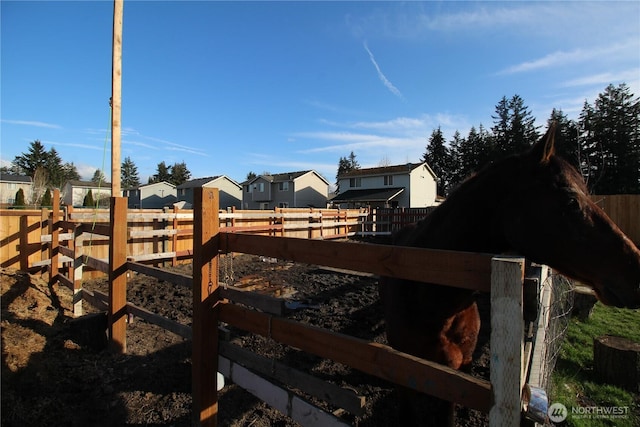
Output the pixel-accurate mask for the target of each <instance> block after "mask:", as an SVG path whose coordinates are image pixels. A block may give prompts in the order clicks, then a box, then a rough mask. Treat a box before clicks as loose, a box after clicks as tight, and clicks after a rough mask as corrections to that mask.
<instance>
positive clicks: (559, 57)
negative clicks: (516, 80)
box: [497, 39, 640, 75]
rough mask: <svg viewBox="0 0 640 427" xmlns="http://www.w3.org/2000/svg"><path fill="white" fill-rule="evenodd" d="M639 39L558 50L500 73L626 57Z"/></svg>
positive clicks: (635, 47)
mask: <svg viewBox="0 0 640 427" xmlns="http://www.w3.org/2000/svg"><path fill="white" fill-rule="evenodd" d="M639 45H640V41H638V40H637V39H632V40H627V41H623V42H619V43H614V44H612V45H608V46H600V47H596V48H593V49H582V48H577V49H573V50H570V51H562V50H561V51H556V52H552V53H550V54H548V55H545V56H543V57H541V58H537V59H534V60H532V61H525V62H522V63H520V64H516V65H513V66H511V67H508V68H505V69H504V70H501V71H499V72H498V73H497V74H498V75H505V74H515V73H522V72H528V71H535V70H539V69H544V68H552V67H559V66H565V65H570V64H577V63H581V62H586V61H595V60H597V61H611V60H613V59H614V58H618V57H620V56H622V57H625V56H626V55H627V54H628V53H629V52H632V51H634V50H635V51H636V52H637V49H638V48H639V47H640V46H639Z"/></svg>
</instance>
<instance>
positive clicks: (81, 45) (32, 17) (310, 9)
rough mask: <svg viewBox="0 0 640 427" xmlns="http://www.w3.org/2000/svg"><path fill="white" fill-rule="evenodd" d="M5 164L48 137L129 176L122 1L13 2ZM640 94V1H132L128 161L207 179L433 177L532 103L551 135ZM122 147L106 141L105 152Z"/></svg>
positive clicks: (5, 22)
mask: <svg viewBox="0 0 640 427" xmlns="http://www.w3.org/2000/svg"><path fill="white" fill-rule="evenodd" d="M0 13H1V24H2V25H1V32H2V33H1V64H0V65H1V77H0V79H1V80H0V83H1V87H0V90H1V110H0V119H1V122H0V126H1V130H0V158H1V161H2V165H6V164H7V162H10V161H11V160H13V158H14V157H15V156H16V155H20V154H21V153H23V152H26V151H27V150H28V147H29V144H30V142H31V141H33V140H35V139H39V140H40V141H41V142H42V143H43V144H44V145H45V147H46V148H47V149H49V148H50V147H55V149H56V150H57V151H58V153H59V154H60V157H61V158H62V160H63V161H65V162H73V163H74V164H75V165H76V167H77V169H78V171H79V173H80V175H81V176H82V177H83V178H87V179H89V178H90V177H91V176H92V175H93V173H94V171H95V169H97V168H103V165H104V169H105V174H106V175H107V176H108V177H109V176H110V171H111V165H110V161H111V160H110V159H111V152H110V139H109V133H108V129H109V105H108V100H109V97H110V96H111V32H112V16H113V3H112V2H111V1H84V2H57V1H49V2H34V1H6V0H2V2H1V3H0ZM622 82H625V83H627V85H628V86H629V87H630V88H631V91H632V92H633V93H634V94H635V95H636V96H638V95H640V2H637V1H630V2H608V1H607V2H392V3H391V2H390V3H388V2H338V1H336V2H266V1H265V2H217V1H194V2H186V1H181V2H178V1H132V0H125V5H124V33H123V78H122V126H123V133H122V145H121V150H122V158H123V159H124V158H125V157H127V156H129V157H131V159H132V160H133V161H134V163H135V164H136V165H137V166H138V172H139V175H140V178H141V180H142V182H143V183H146V180H147V178H148V177H149V176H150V175H152V174H153V173H154V172H155V171H156V168H157V165H158V163H160V162H161V161H164V162H165V163H167V164H168V165H172V164H174V163H176V162H185V163H186V165H187V167H188V169H189V170H190V171H191V173H192V177H193V178H199V177H206V176H212V175H222V174H224V175H227V176H229V177H230V178H232V179H234V180H236V181H238V182H242V181H244V180H245V178H246V175H247V173H248V172H250V171H253V172H255V173H258V174H261V173H263V172H266V171H268V172H271V173H279V172H292V171H299V170H306V169H315V170H317V171H318V172H320V173H321V174H322V175H323V176H325V177H326V178H327V180H328V181H329V182H331V183H333V182H334V180H335V174H336V170H337V165H338V160H339V158H340V157H341V156H348V155H349V153H350V152H351V151H354V152H355V154H356V156H357V157H356V158H357V160H358V161H359V163H360V165H361V166H363V167H374V166H378V165H380V164H383V163H387V164H401V163H406V162H415V161H418V160H419V159H420V157H421V156H422V154H423V153H424V152H425V147H426V145H427V142H428V138H429V136H430V135H431V132H432V131H433V130H434V129H435V128H437V127H438V126H440V127H441V128H442V130H443V132H444V134H445V137H446V138H447V139H450V138H451V136H452V135H453V132H454V131H455V130H459V131H460V132H461V133H462V135H463V136H466V134H467V133H468V131H469V129H470V127H471V126H476V127H477V126H478V125H479V124H483V125H484V126H485V127H486V128H490V127H491V126H492V124H493V121H492V118H491V115H492V114H494V112H495V105H496V104H497V103H498V101H499V100H500V99H501V98H502V97H503V96H506V97H507V98H510V97H511V96H513V95H515V94H518V95H520V96H521V97H522V98H523V99H524V101H525V104H526V105H527V106H528V107H529V108H530V109H531V111H532V113H533V115H534V116H535V117H536V118H537V121H538V124H540V125H543V124H544V123H545V121H546V119H547V118H548V117H549V115H550V113H551V110H552V108H554V107H555V108H560V109H562V110H563V111H564V112H565V113H566V114H568V115H569V117H570V118H577V115H578V114H579V112H580V110H581V108H582V106H583V104H584V102H585V100H586V101H589V102H590V103H593V102H594V101H595V99H596V97H597V95H598V94H599V93H601V92H602V91H603V90H604V88H605V87H606V86H607V85H608V84H609V83H613V84H615V85H617V84H619V83H622ZM105 142H106V143H105Z"/></svg>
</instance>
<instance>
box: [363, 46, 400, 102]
mask: <svg viewBox="0 0 640 427" xmlns="http://www.w3.org/2000/svg"><path fill="white" fill-rule="evenodd" d="M362 44H363V46H364V49H365V50H366V51H367V53H368V54H369V59H370V60H371V63H372V64H373V66H374V67H376V71H377V72H378V77H379V78H380V81H381V82H382V84H384V85H385V86H386V87H387V89H389V90H390V91H391V93H392V94H394V95H395V96H397V97H398V98H404V97H403V96H402V92H400V91H399V90H398V88H397V87H395V86H394V85H393V83H391V82H390V81H389V79H388V78H387V77H386V76H385V75H384V74H383V73H382V70H381V69H380V66H379V65H378V63H377V62H376V58H375V57H374V56H373V53H371V50H369V46H368V45H367V42H366V41H365V42H364V43H362Z"/></svg>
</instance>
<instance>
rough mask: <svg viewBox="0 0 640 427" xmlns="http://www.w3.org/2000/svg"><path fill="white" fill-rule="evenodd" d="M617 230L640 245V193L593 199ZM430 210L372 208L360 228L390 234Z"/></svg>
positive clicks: (366, 233) (363, 230) (380, 233)
mask: <svg viewBox="0 0 640 427" xmlns="http://www.w3.org/2000/svg"><path fill="white" fill-rule="evenodd" d="M591 197H592V199H593V200H594V201H595V202H596V204H597V205H598V206H600V207H601V208H602V209H603V210H604V211H605V212H606V213H607V215H609V217H610V218H611V219H612V220H613V222H615V223H616V224H617V225H618V227H620V229H621V230H622V231H623V232H624V233H625V234H626V235H627V236H628V237H629V238H630V239H631V240H632V241H633V242H634V243H635V244H636V245H638V246H640V194H618V195H605V196H599V195H594V196H591ZM433 209H435V207H431V208H400V209H391V208H376V209H371V211H370V213H369V216H368V217H367V218H366V219H365V222H364V224H363V225H362V227H361V229H362V232H360V233H359V234H361V235H378V236H380V235H382V236H384V235H390V234H391V233H392V232H394V231H397V230H399V229H401V228H402V227H404V226H405V225H407V224H411V223H413V222H416V221H419V220H420V219H422V218H424V217H425V216H427V215H428V214H429V213H430V212H431V211H432V210H433Z"/></svg>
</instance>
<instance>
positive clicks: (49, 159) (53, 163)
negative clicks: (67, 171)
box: [45, 147, 65, 188]
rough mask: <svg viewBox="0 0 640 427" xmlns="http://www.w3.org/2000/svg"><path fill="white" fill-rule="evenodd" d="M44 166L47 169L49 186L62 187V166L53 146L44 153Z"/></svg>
mask: <svg viewBox="0 0 640 427" xmlns="http://www.w3.org/2000/svg"><path fill="white" fill-rule="evenodd" d="M45 168H46V169H47V172H48V176H49V181H48V184H49V186H51V187H58V188H60V187H62V185H63V184H64V181H65V179H64V168H63V167H62V159H61V158H60V155H59V154H58V152H57V151H56V149H55V148H53V147H52V148H51V149H50V150H49V151H48V152H47V155H46V162H45Z"/></svg>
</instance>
